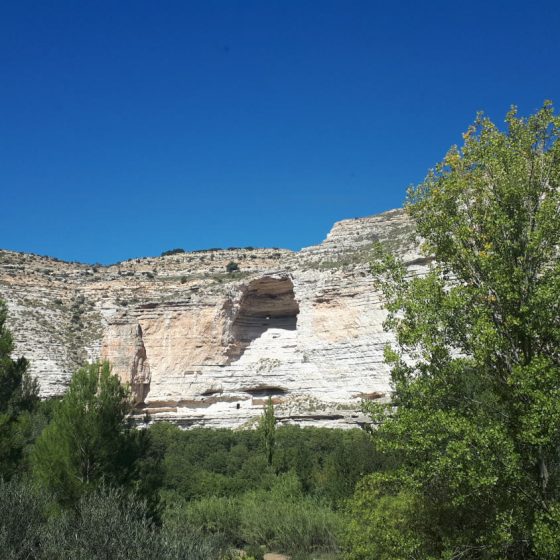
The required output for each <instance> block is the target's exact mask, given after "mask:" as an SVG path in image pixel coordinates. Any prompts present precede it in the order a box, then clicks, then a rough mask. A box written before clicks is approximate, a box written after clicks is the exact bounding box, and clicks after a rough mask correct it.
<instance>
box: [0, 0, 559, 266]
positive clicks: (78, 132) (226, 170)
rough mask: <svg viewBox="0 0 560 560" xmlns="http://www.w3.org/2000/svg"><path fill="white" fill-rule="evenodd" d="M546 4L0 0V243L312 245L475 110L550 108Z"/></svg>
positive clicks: (150, 248)
mask: <svg viewBox="0 0 560 560" xmlns="http://www.w3.org/2000/svg"><path fill="white" fill-rule="evenodd" d="M559 34H560V2H558V1H557V0H556V1H542V2H539V1H535V2H528V1H526V0H525V1H523V2H519V1H515V0H509V1H507V2H506V1H503V2H499V1H491V0H486V1H484V2H481V1H468V2H449V1H448V0H446V1H445V2H431V1H425V2H420V1H409V2H404V1H401V2H389V1H385V2H381V1H374V0H369V1H353V0H339V1H334V2H333V1H328V0H321V1H318V0H317V1H311V0H307V1H306V0H293V1H291V0H282V1H273V0H259V1H251V0H242V1H241V0H240V1H235V0H221V1H217V0H197V1H187V0H182V1H177V2H169V1H165V0H161V1H157V2H156V1H154V0H152V1H149V2H147V1H141V0H134V1H124V0H118V1H113V0H112V1H107V2H106V1H95V2H80V1H76V0H71V1H67V2H66V1H62V0H51V1H35V2H28V1H26V0H17V1H16V0H13V1H8V0H0V72H1V74H0V189H1V193H0V194H1V197H0V208H1V215H0V247H2V248H7V249H13V250H19V251H31V252H36V253H40V254H48V255H53V256H57V257H59V258H64V259H73V260H81V261H86V262H96V261H97V262H102V263H109V262H115V261H117V260H122V259H126V258H130V257H137V256H143V255H157V254H159V253H161V251H163V250H165V249H169V248H173V247H183V248H185V249H187V250H189V249H196V248H204V247H220V246H225V247H227V246H245V245H253V246H277V247H288V248H293V249H297V248H300V247H302V246H305V245H310V244H314V243H317V242H319V241H321V239H322V238H323V237H324V236H325V235H326V233H327V232H328V230H329V228H330V227H331V225H332V223H333V222H334V221H336V220H340V219H343V218H351V217H356V216H364V215H368V214H374V213H377V212H381V211H383V210H387V209H390V208H394V207H397V206H400V205H401V204H402V202H403V199H404V194H405V189H406V187H407V186H408V185H409V184H411V183H418V182H420V181H421V180H422V179H423V178H424V176H425V174H426V172H427V170H428V169H429V168H430V167H432V166H433V165H434V164H435V163H436V162H437V161H439V160H440V159H441V158H442V156H443V155H444V153H445V152H446V150H447V149H448V147H449V146H450V145H452V144H454V143H459V142H460V141H461V133H462V132H463V131H464V130H465V129H466V128H467V126H468V125H469V123H471V122H472V120H473V119H474V116H475V113H476V111H478V110H480V109H483V110H485V111H486V112H487V113H488V114H489V115H490V116H491V117H492V118H493V119H495V120H496V121H502V120H503V117H504V115H505V113H506V111H507V110H508V108H509V106H510V105H511V104H517V105H518V106H519V108H520V111H521V112H522V113H525V114H528V113H531V112H533V111H534V110H536V109H537V108H538V107H539V106H540V105H541V103H542V101H543V100H544V99H548V98H549V99H552V100H553V101H555V102H556V104H557V106H559V107H560V40H559Z"/></svg>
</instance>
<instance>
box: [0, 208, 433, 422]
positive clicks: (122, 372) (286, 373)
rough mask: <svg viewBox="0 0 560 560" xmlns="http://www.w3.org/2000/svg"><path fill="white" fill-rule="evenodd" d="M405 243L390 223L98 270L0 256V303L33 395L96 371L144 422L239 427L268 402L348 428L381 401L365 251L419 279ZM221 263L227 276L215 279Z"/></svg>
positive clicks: (409, 242)
mask: <svg viewBox="0 0 560 560" xmlns="http://www.w3.org/2000/svg"><path fill="white" fill-rule="evenodd" d="M412 233H413V228H412V225H411V223H410V222H409V220H408V218H407V217H406V216H405V214H404V212H403V211H402V210H393V211H390V212H386V213H384V214H379V215H377V216H371V217H368V218H360V219H355V220H344V221H342V222H338V223H337V224H335V225H334V227H333V229H332V230H331V232H330V233H329V235H328V237H327V239H326V240H325V241H324V242H323V243H321V244H320V245H317V246H314V247H307V248H305V249H302V250H301V251H299V252H296V253H294V252H291V251H286V250H278V249H231V250H211V251H204V252H194V253H184V254H176V255H170V256H166V257H158V258H143V259H132V260H130V261H126V262H122V263H119V264H116V265H113V266H108V267H102V266H90V265H84V264H78V263H65V262H61V261H57V260H54V259H50V258H48V257H39V256H36V255H29V254H22V253H14V252H10V251H0V298H2V299H4V300H6V301H7V304H8V307H9V310H10V327H11V329H12V331H13V334H14V339H15V342H16V353H17V354H23V355H25V356H27V357H28V358H29V359H30V360H31V371H32V373H33V374H35V375H37V376H38V378H39V381H40V384H41V390H42V393H43V394H44V395H45V396H50V395H57V394H60V393H62V392H63V391H64V390H65V387H66V385H67V383H68V381H69V379H70V377H71V373H72V371H74V370H75V369H76V368H77V367H78V366H79V364H80V363H83V362H84V360H96V359H99V358H103V359H108V360H110V361H111V363H112V365H113V369H114V371H115V372H116V373H118V374H119V376H120V377H121V378H122V379H123V380H125V381H127V382H129V383H130V384H131V387H132V390H133V392H134V396H135V399H136V401H137V402H138V403H139V409H140V414H143V413H144V412H149V413H150V415H151V417H152V419H153V420H160V419H172V420H174V421H176V422H178V423H180V424H181V425H183V426H192V425H204V426H230V427H236V426H241V425H246V424H250V423H251V422H253V421H254V420H255V418H256V417H257V416H259V415H260V413H261V411H262V406H263V403H264V402H265V401H266V399H267V398H268V396H272V397H273V399H274V402H275V404H276V413H277V416H278V417H279V418H280V420H281V421H284V422H298V423H306V424H315V425H322V426H345V425H355V424H356V423H359V422H360V421H362V418H361V415H360V413H359V412H358V410H359V405H360V402H361V400H362V399H370V400H374V399H382V398H385V397H386V395H387V393H388V391H389V383H388V371H387V367H386V366H385V364H384V363H383V348H384V346H385V344H386V343H387V342H388V341H389V340H390V335H388V334H387V333H384V332H383V329H382V323H383V320H384V317H385V312H384V310H383V307H382V304H381V301H380V296H379V293H378V292H377V291H376V290H375V285H374V282H373V278H372V277H371V275H370V273H369V268H368V265H367V261H368V256H369V251H370V249H371V246H372V243H373V242H375V241H380V242H382V243H383V244H385V245H386V246H387V247H389V248H390V249H391V250H393V251H395V252H396V253H398V254H399V255H400V256H402V257H403V258H404V259H405V261H406V262H407V263H408V265H409V271H410V273H411V274H418V273H422V271H423V270H424V267H425V266H426V261H425V259H422V258H420V256H419V254H418V251H417V244H416V242H415V240H414V239H413V236H412ZM230 261H234V262H236V263H238V265H239V268H240V272H238V273H234V274H228V273H226V265H227V264H228V263H229V262H230Z"/></svg>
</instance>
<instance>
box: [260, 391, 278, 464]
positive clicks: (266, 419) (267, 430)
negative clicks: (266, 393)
mask: <svg viewBox="0 0 560 560" xmlns="http://www.w3.org/2000/svg"><path fill="white" fill-rule="evenodd" d="M258 430H259V435H260V437H261V441H262V445H263V447H264V452H265V455H266V462H267V464H268V466H269V467H271V466H272V459H273V457H274V447H275V445H276V416H274V405H273V404H272V398H271V397H268V401H267V403H266V405H265V406H264V410H263V413H262V416H261V417H260V419H259V427H258Z"/></svg>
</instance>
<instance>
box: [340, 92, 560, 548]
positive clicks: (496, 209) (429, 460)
mask: <svg viewBox="0 0 560 560" xmlns="http://www.w3.org/2000/svg"><path fill="white" fill-rule="evenodd" d="M505 122H506V127H505V130H501V129H500V128H499V127H497V126H496V125H495V124H493V123H492V122H491V120H490V119H489V118H487V117H485V116H484V115H479V116H478V118H477V119H476V121H475V123H474V124H473V125H472V126H471V127H470V128H469V129H468V131H467V132H466V133H465V134H464V135H463V138H464V144H463V146H462V147H461V148H458V147H452V148H451V149H450V151H449V152H448V154H447V155H446V157H445V159H444V160H443V161H442V162H441V163H440V164H439V165H438V166H437V167H436V168H435V169H434V170H433V171H431V172H430V173H429V175H428V177H427V178H426V180H425V181H424V182H423V183H422V184H421V185H419V186H418V187H415V188H411V189H410V190H409V192H408V199H407V205H406V208H407V211H408V212H409V214H410V216H411V217H412V218H413V220H414V221H415V223H416V227H417V233H418V235H419V237H420V238H421V239H422V240H423V251H424V252H425V254H426V255H430V256H433V257H434V261H433V263H432V265H431V266H430V268H429V271H428V273H427V274H426V275H425V276H423V277H409V276H408V275H407V270H406V267H405V266H404V264H403V263H402V262H400V261H399V260H398V259H396V258H394V257H392V256H390V255H388V254H386V253H384V252H383V250H382V249H378V254H377V258H376V260H375V262H374V263H373V270H374V272H375V274H376V276H377V279H378V284H379V287H380V289H381V290H382V292H383V294H384V297H385V301H386V304H387V308H388V310H389V315H388V318H387V321H386V327H387V328H388V329H391V330H393V331H394V332H395V335H396V342H395V344H394V345H393V347H391V348H389V349H388V350H387V353H386V357H387V360H388V361H389V363H390V364H391V366H392V373H391V375H392V383H393V389H394V394H393V400H392V402H391V403H390V405H388V406H385V407H380V406H377V407H372V408H371V412H372V414H373V418H374V420H375V421H376V422H378V424H379V427H378V430H377V431H376V433H375V436H374V439H375V442H376V445H377V447H378V448H379V449H380V450H382V451H384V452H385V453H386V454H387V455H389V456H391V457H392V458H393V465H394V466H393V468H391V469H388V470H386V471H385V472H383V473H378V474H375V475H372V476H370V477H367V478H366V479H365V480H364V481H363V483H362V484H361V486H360V488H359V490H358V491H357V493H356V497H355V500H354V505H353V516H354V521H353V526H352V529H351V532H350V534H351V537H352V538H351V541H353V542H352V544H351V548H352V557H353V558H356V559H357V558H364V559H365V558H371V557H376V558H381V559H383V558H387V559H389V558H391V559H397V558H423V559H427V558H446V559H451V558H463V559H483V558H488V559H490V558H508V559H510V558H511V559H517V558H526V559H529V558H541V559H544V558H546V559H548V558H550V559H552V558H558V556H559V555H560V353H559V352H560V262H559V260H558V255H559V253H558V251H559V241H560V142H559V139H558V136H559V131H560V119H559V118H558V117H557V116H555V115H554V112H553V107H552V105H551V103H549V102H547V103H545V104H544V106H543V107H542V108H541V109H540V110H539V111H538V112H536V113H535V114H534V115H532V116H530V117H529V118H521V117H519V116H518V115H517V112H516V110H515V109H512V110H511V111H510V112H509V113H508V115H507V117H506V121H505ZM380 497H382V499H380ZM388 501H389V502H390V505H388ZM383 509H384V510H385V512H386V511H388V510H389V511H392V512H393V513H392V515H390V516H388V517H387V516H386V515H385V513H384V511H383ZM364 523H366V524H367V525H368V526H369V528H370V530H369V531H362V530H361V529H360V526H361V525H362V524H364ZM372 535H373V536H372Z"/></svg>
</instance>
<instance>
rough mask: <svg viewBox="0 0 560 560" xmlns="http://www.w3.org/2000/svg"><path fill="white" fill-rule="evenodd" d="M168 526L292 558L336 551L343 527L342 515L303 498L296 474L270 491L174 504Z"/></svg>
mask: <svg viewBox="0 0 560 560" xmlns="http://www.w3.org/2000/svg"><path fill="white" fill-rule="evenodd" d="M165 521H166V523H171V524H174V525H177V524H178V525H181V526H184V527H187V528H188V527H197V528H200V529H202V531H203V532H204V533H205V534H206V535H209V536H212V535H220V536H222V537H223V538H224V539H225V540H226V541H227V542H228V543H230V544H231V545H234V546H237V547H246V548H248V549H249V550H254V549H258V548H259V547H261V546H262V547H264V549H265V550H269V551H274V550H276V551H283V552H285V553H289V554H292V555H293V556H294V558H309V557H310V554H312V553H315V552H318V551H320V552H335V551H337V550H338V544H337V543H338V541H339V539H340V535H341V533H342V530H343V523H344V519H343V518H342V516H341V515H340V514H336V513H334V512H333V511H332V510H331V509H330V508H328V507H327V506H325V505H324V504H321V503H319V502H318V501H316V500H314V499H312V498H309V497H305V496H303V494H302V489H301V485H300V483H299V481H298V479H297V477H296V476H295V475H294V474H293V473H288V474H284V475H280V476H279V477H275V478H274V481H273V484H272V486H271V487H270V488H269V489H267V490H265V489H260V490H255V491H251V492H247V493H245V494H243V495H242V496H239V497H235V498H234V497H231V498H230V497H221V498H217V497H208V498H203V499H201V500H197V501H193V502H190V503H188V502H184V503H181V504H176V505H175V506H173V507H172V508H170V509H169V510H168V511H167V512H166V518H165Z"/></svg>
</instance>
